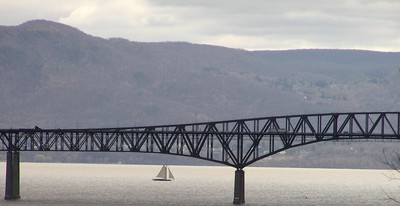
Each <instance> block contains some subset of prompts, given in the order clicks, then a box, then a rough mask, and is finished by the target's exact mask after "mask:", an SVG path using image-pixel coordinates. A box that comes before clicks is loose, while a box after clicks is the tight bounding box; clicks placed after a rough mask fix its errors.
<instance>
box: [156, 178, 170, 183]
mask: <svg viewBox="0 0 400 206" xmlns="http://www.w3.org/2000/svg"><path fill="white" fill-rule="evenodd" d="M153 181H164V182H166V181H172V179H157V178H154V179H153Z"/></svg>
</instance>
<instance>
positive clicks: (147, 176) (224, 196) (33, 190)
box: [0, 162, 400, 206]
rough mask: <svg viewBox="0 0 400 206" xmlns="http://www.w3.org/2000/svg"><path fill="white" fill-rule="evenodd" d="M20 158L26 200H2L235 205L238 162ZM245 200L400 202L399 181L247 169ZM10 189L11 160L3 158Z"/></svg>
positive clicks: (367, 174) (360, 174) (334, 172)
mask: <svg viewBox="0 0 400 206" xmlns="http://www.w3.org/2000/svg"><path fill="white" fill-rule="evenodd" d="M160 168H161V166H160V165H122V164H115V165H111V164H58V163H21V191H20V194H21V198H22V199H21V200H17V201H5V200H0V205H32V206H36V205H71V206H72V205H114V206H117V205H232V201H233V180H234V172H235V169H234V168H230V167H207V166H174V165H171V166H170V169H171V170H172V172H173V174H174V176H175V178H176V180H175V181H171V182H158V181H157V182H156V181H152V178H154V177H155V175H157V173H158V172H159V170H160ZM245 174H246V204H245V205H349V206H350V205H397V204H395V203H394V202H392V201H389V200H388V197H387V195H386V194H385V193H387V194H390V195H393V196H394V197H398V198H399V199H400V188H399V186H400V181H396V180H394V181H391V180H390V179H389V178H388V177H387V175H391V174H394V173H393V171H385V170H344V169H292V168H256V167H249V168H245ZM0 176H1V177H3V181H1V183H0V192H1V194H2V195H4V182H5V163H4V162H3V163H0Z"/></svg>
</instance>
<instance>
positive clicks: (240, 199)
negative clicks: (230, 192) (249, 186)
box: [233, 168, 245, 204]
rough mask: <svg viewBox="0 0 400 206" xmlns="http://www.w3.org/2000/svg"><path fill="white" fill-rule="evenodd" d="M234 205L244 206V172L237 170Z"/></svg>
mask: <svg viewBox="0 0 400 206" xmlns="http://www.w3.org/2000/svg"><path fill="white" fill-rule="evenodd" d="M234 190H235V191H234V198H233V204H243V203H244V202H245V201H244V170H243V169H239V168H238V169H237V170H236V171H235V189H234Z"/></svg>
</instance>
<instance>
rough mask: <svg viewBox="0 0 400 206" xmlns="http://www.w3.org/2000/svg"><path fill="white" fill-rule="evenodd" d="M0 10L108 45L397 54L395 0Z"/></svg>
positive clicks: (95, 1) (11, 19) (141, 0)
mask: <svg viewBox="0 0 400 206" xmlns="http://www.w3.org/2000/svg"><path fill="white" fill-rule="evenodd" d="M60 2H61V3H60ZM42 5H46V6H44V7H43V6H42ZM0 8H1V9H0V12H1V14H0V23H2V24H8V25H9V24H13V23H15V22H16V21H20V22H18V23H22V20H23V19H25V20H30V19H34V18H44V19H49V20H54V21H58V22H61V23H65V24H68V25H71V26H74V27H77V28H78V29H81V30H83V31H84V32H86V33H89V34H92V35H95V36H101V37H105V38H109V37H123V38H127V39H130V40H133V41H188V42H193V43H206V44H216V45H222V46H227V47H234V48H244V49H297V48H355V49H371V50H372V49H379V50H382V51H400V43H399V36H400V23H399V22H400V21H399V20H400V2H399V1H397V0H386V1H380V0H353V1H347V0H338V1H335V2H332V1H320V0H304V1H272V0H252V1H245V0H219V1H198V0H169V1H165V0H119V1H103V0H79V1H78V0H70V1H51V0H38V1H29V0H21V1H10V2H7V1H4V2H2V3H0ZM6 10H7V11H8V12H5V11H6ZM10 10H11V12H10Z"/></svg>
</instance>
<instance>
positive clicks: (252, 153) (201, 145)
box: [0, 112, 400, 169]
mask: <svg viewBox="0 0 400 206" xmlns="http://www.w3.org/2000/svg"><path fill="white" fill-rule="evenodd" d="M359 139H364V140H370V139H382V140H386V139H392V140H393V139H396V140H400V112H370V113H331V114H308V115H293V116H274V117H263V118H254V119H240V120H229V121H218V122H205V123H195V124H178V125H163V126H146V127H124V128H96V129H40V128H35V129H1V130H0V150H1V151H89V152H143V153H162V154H171V155H181V156H190V157H194V158H199V159H204V160H209V161H213V162H218V163H221V164H225V165H229V166H232V167H235V168H238V169H242V168H244V167H246V166H248V165H250V164H252V163H254V162H256V161H258V160H260V159H263V158H265V157H268V156H271V155H273V154H276V153H278V152H281V151H284V150H286V149H290V148H293V147H298V146H302V145H307V144H311V143H315V142H321V141H331V140H350V141H352V140H359Z"/></svg>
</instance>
